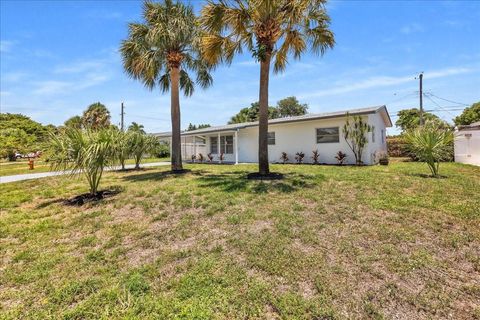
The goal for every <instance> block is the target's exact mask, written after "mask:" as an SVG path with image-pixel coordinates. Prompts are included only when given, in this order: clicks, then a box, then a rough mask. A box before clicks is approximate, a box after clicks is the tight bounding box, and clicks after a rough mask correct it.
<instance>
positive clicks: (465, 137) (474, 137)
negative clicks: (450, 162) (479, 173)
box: [454, 121, 480, 166]
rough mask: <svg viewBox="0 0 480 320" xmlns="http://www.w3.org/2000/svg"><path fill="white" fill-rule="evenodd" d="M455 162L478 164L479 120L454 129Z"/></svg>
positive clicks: (479, 163)
mask: <svg viewBox="0 0 480 320" xmlns="http://www.w3.org/2000/svg"><path fill="white" fill-rule="evenodd" d="M454 150H455V162H460V163H467V164H473V165H477V166H480V121H478V122H474V123H472V124H470V125H468V126H459V127H457V128H456V130H455V142H454Z"/></svg>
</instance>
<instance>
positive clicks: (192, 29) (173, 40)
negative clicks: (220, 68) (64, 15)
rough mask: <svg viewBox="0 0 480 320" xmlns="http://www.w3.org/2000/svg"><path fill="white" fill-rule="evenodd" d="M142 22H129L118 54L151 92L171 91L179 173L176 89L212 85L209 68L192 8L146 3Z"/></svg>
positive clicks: (188, 90) (174, 155)
mask: <svg viewBox="0 0 480 320" xmlns="http://www.w3.org/2000/svg"><path fill="white" fill-rule="evenodd" d="M143 19H144V23H130V24H129V36H128V38H127V39H126V40H124V41H123V42H122V45H121V48H120V51H121V54H122V58H123V66H124V69H125V70H126V72H127V73H128V74H129V75H130V76H131V77H132V78H134V79H138V80H140V81H142V82H143V84H144V85H145V86H146V87H147V88H149V89H150V90H152V89H153V88H155V87H157V86H158V87H160V89H161V90H162V91H163V92H167V91H169V90H170V100H171V103H170V107H171V118H172V157H171V163H172V171H181V170H182V169H183V167H182V154H181V140H180V98H179V90H182V91H183V92H184V94H185V95H186V96H191V95H192V94H193V91H194V86H195V83H194V81H193V80H192V79H191V78H190V75H189V72H190V73H193V74H195V75H196V83H197V84H198V85H200V86H201V87H203V88H206V87H208V86H209V85H210V84H211V83H212V77H211V76H210V73H209V67H208V65H207V64H206V63H205V62H204V61H203V60H202V59H201V56H200V51H199V40H200V29H199V28H198V24H197V19H196V17H195V14H194V12H193V8H192V7H191V6H188V5H184V4H182V3H181V2H173V1H171V0H165V1H163V2H162V3H154V2H149V1H146V2H144V5H143Z"/></svg>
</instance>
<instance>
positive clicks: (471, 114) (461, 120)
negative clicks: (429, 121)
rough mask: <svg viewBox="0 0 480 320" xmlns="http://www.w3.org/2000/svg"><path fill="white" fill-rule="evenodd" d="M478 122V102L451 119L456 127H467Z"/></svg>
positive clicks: (479, 114) (479, 109)
mask: <svg viewBox="0 0 480 320" xmlns="http://www.w3.org/2000/svg"><path fill="white" fill-rule="evenodd" d="M477 121H480V101H479V102H476V103H474V104H472V105H471V106H470V107H467V108H465V110H463V112H462V114H461V115H459V116H458V117H456V118H455V119H453V122H455V124H456V125H457V126H460V125H468V124H472V123H474V122H477Z"/></svg>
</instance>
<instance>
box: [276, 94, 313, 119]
mask: <svg viewBox="0 0 480 320" xmlns="http://www.w3.org/2000/svg"><path fill="white" fill-rule="evenodd" d="M307 110H308V105H307V104H306V103H303V104H301V103H300V102H298V100H297V98H296V97H287V98H285V99H282V100H280V101H278V102H277V111H278V114H279V117H281V118H284V117H295V116H303V115H304V114H306V113H307Z"/></svg>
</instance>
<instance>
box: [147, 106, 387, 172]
mask: <svg viewBox="0 0 480 320" xmlns="http://www.w3.org/2000/svg"><path fill="white" fill-rule="evenodd" d="M347 113H348V114H349V115H350V116H354V115H360V116H362V117H364V119H365V120H366V121H367V122H368V124H370V125H371V126H373V127H374V130H373V132H370V133H368V144H367V146H366V147H365V150H364V153H363V159H362V160H363V162H364V163H365V164H374V163H376V162H377V161H378V155H379V154H380V153H386V152H387V143H386V128H388V127H391V126H392V121H391V119H390V116H389V114H388V111H387V108H386V107H385V106H378V107H371V108H362V109H353V110H345V111H337V112H328V113H319V114H306V115H303V116H298V117H288V118H279V119H272V120H269V122H268V123H269V126H268V131H269V132H268V144H269V146H268V158H269V160H270V162H281V159H280V157H281V155H282V152H286V153H287V155H288V158H289V162H292V163H293V162H295V154H296V153H297V152H303V153H305V158H304V162H306V163H311V162H312V157H311V156H312V151H314V150H318V152H319V153H320V157H319V162H320V163H328V164H335V163H337V160H336V159H335V156H336V154H337V152H338V151H342V152H344V153H346V154H347V155H348V156H347V159H346V160H347V161H346V163H351V164H354V163H355V157H354V155H353V153H352V151H351V150H350V148H349V146H348V145H347V143H346V141H345V139H344V137H343V133H342V127H343V125H344V124H345V120H346V116H347ZM154 135H156V136H158V137H159V138H160V139H161V140H168V139H170V136H171V134H170V133H158V134H154ZM199 153H201V154H203V155H204V156H205V159H206V155H207V154H208V153H212V154H213V155H214V161H216V162H217V161H218V160H219V155H220V153H223V154H224V157H225V159H224V161H225V162H230V163H239V162H247V163H248V162H257V161H258V122H247V123H237V124H229V125H224V126H217V127H209V128H204V129H199V130H193V131H184V132H182V158H183V159H184V160H187V161H188V160H191V158H192V155H197V158H198V154H199Z"/></svg>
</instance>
